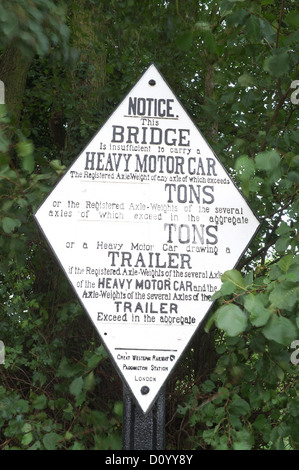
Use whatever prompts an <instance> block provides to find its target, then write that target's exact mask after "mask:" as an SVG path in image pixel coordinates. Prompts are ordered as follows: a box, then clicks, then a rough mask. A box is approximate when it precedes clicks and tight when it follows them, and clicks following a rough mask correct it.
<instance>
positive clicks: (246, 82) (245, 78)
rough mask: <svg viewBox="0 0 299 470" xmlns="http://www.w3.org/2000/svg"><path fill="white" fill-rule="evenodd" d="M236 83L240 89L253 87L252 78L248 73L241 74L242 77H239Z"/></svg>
mask: <svg viewBox="0 0 299 470" xmlns="http://www.w3.org/2000/svg"><path fill="white" fill-rule="evenodd" d="M238 83H239V85H240V86H241V87H244V88H247V87H249V86H252V85H254V78H253V77H252V75H250V74H249V73H243V75H240V77H239V78H238Z"/></svg>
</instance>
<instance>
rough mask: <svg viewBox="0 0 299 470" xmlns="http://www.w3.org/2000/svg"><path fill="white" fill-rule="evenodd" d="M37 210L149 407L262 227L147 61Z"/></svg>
mask: <svg viewBox="0 0 299 470" xmlns="http://www.w3.org/2000/svg"><path fill="white" fill-rule="evenodd" d="M35 217H36V220H37V222H38V224H39V226H40V228H41V229H42V231H43V233H44V235H45V237H46V239H47V240H48V243H49V245H50V247H51V248H52V250H53V252H54V253H55V255H56V257H57V258H58V260H59V262H60V264H61V266H62V268H63V270H64V272H65V275H66V276H67V278H68V280H69V282H70V284H71V285H72V287H73V289H74V291H75V293H76V295H77V296H78V298H79V300H80V302H81V304H82V306H83V307H84V309H85V310H86V312H87V313H88V315H89V316H90V318H91V320H92V322H93V324H94V325H95V327H96V329H97V331H98V333H99V335H100V337H101V340H102V342H103V344H104V345H105V346H106V348H107V350H108V352H109V353H110V357H111V358H112V360H113V362H114V364H115V366H116V368H117V370H118V372H119V374H120V376H121V378H122V380H123V381H124V383H125V384H126V386H127V387H128V388H129V390H130V391H131V393H132V395H133V396H134V397H135V399H136V401H137V403H138V404H139V406H140V408H141V410H142V411H143V412H144V413H146V412H147V411H149V409H150V408H151V405H152V404H153V403H154V402H155V398H156V396H157V394H158V392H159V391H160V389H161V387H162V386H163V385H164V383H165V381H166V380H167V378H168V376H169V374H170V373H171V372H172V371H173V369H174V367H175V365H176V364H177V362H178V360H179V358H180V356H181V355H182V352H183V351H184V350H185V348H186V346H187V345H188V343H189V342H190V340H191V338H192V336H193V334H194V332H195V330H196V329H197V328H198V326H199V325H200V323H201V322H202V320H203V318H204V316H205V315H206V313H207V312H208V310H209V309H210V308H211V305H212V302H211V296H212V295H213V293H214V292H215V291H216V290H218V289H219V288H220V285H221V279H220V278H221V275H222V273H223V272H224V271H226V270H228V269H232V268H233V267H234V266H235V265H236V263H237V262H238V260H239V258H240V257H241V256H242V254H243V253H244V251H245V250H246V248H247V247H248V245H249V243H250V241H251V240H252V238H253V236H254V235H255V234H256V232H257V230H258V228H259V221H258V220H257V218H256V217H255V215H254V213H253V212H252V210H251V209H250V207H249V206H248V204H247V202H246V200H245V199H244V197H243V196H242V194H241V193H240V192H239V190H238V189H237V187H236V186H235V185H234V183H233V181H232V179H231V178H230V176H229V175H228V173H227V172H226V170H225V169H224V167H223V166H222V164H221V162H220V161H219V160H218V158H217V156H216V155H215V153H214V152H213V150H212V149H211V148H210V147H209V145H208V144H207V142H206V141H205V139H204V138H203V137H202V135H201V133H200V132H199V130H198V129H197V127H196V126H195V124H194V123H193V122H192V120H191V119H190V117H189V116H188V114H187V113H186V111H185V110H184V108H183V106H182V105H181V104H180V102H179V100H178V99H177V97H176V96H175V95H174V93H173V92H172V91H171V89H170V88H169V86H168V84H167V83H166V82H165V80H164V78H163V76H162V75H161V74H160V72H159V71H158V70H157V68H156V66H155V65H153V64H152V65H151V66H150V67H149V68H148V69H147V70H146V71H145V73H144V74H143V75H142V77H141V78H140V79H139V81H138V82H137V83H136V84H135V86H134V87H133V88H132V90H131V91H130V92H129V94H128V95H127V96H126V97H125V99H124V100H123V101H122V102H121V103H120V105H119V106H118V107H117V108H116V110H115V111H114V113H113V114H112V115H111V116H110V118H109V119H108V120H107V121H106V123H105V124H104V125H103V127H101V129H100V130H99V131H98V133H97V134H96V135H95V136H94V138H93V139H92V140H91V142H90V143H89V144H88V145H87V147H86V148H85V149H84V150H83V151H82V152H81V153H80V155H79V156H78V158H77V159H76V160H75V162H74V163H73V164H72V166H71V167H70V168H69V169H68V170H67V171H66V173H65V174H64V176H63V177H62V178H61V180H60V181H59V183H58V184H57V185H56V187H55V188H54V189H53V191H52V192H51V193H50V195H49V196H48V197H47V198H46V200H45V201H44V202H43V204H42V205H41V206H40V208H39V209H38V210H37V212H36V214H35Z"/></svg>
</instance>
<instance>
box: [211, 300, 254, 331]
mask: <svg viewBox="0 0 299 470" xmlns="http://www.w3.org/2000/svg"><path fill="white" fill-rule="evenodd" d="M215 322H216V325H217V327H218V328H220V329H221V330H224V331H225V332H226V334H227V335H228V336H237V335H239V334H240V333H242V332H243V331H245V329H246V327H247V315H246V314H245V313H244V312H243V311H242V310H241V309H240V307H238V306H237V305H234V304H227V305H223V306H222V307H220V308H219V309H218V310H217V312H216V320H215Z"/></svg>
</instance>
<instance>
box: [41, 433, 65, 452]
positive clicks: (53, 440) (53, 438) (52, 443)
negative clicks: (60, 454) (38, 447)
mask: <svg viewBox="0 0 299 470" xmlns="http://www.w3.org/2000/svg"><path fill="white" fill-rule="evenodd" d="M61 439H62V438H61V436H60V435H59V434H56V432H49V433H48V434H46V435H45V436H44V437H43V444H44V446H45V448H46V449H47V450H55V449H56V448H57V444H58V442H59V441H60V440H61Z"/></svg>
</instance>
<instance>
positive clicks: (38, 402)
mask: <svg viewBox="0 0 299 470" xmlns="http://www.w3.org/2000/svg"><path fill="white" fill-rule="evenodd" d="M47 402H48V400H47V397H46V395H44V394H42V395H39V396H38V397H36V398H35V399H34V400H33V403H32V405H33V408H35V409H36V410H43V409H44V408H46V406H47Z"/></svg>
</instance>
